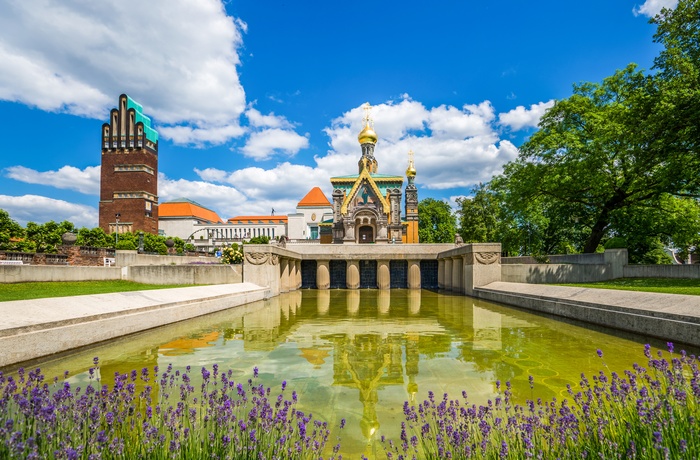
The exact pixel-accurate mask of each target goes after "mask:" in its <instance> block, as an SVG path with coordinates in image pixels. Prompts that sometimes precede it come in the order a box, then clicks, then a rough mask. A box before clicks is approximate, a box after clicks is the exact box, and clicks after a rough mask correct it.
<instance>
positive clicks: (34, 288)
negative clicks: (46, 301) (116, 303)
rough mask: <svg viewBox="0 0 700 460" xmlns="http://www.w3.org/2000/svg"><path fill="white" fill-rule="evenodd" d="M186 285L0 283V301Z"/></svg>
mask: <svg viewBox="0 0 700 460" xmlns="http://www.w3.org/2000/svg"><path fill="white" fill-rule="evenodd" d="M187 286H190V285H183V284H177V285H160V284H142V283H134V282H131V281H122V280H112V281H60V282H53V283H13V284H0V302H5V301H8V300H27V299H41V298H44V297H68V296H73V295H86V294H105V293H108V292H125V291H145V290H149V289H168V288H176V287H187Z"/></svg>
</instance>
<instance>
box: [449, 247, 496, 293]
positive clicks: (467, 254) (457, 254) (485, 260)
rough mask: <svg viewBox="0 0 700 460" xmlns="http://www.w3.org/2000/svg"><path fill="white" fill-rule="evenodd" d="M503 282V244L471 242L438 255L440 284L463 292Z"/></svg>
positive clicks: (451, 289) (472, 291) (470, 291)
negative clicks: (495, 282)
mask: <svg viewBox="0 0 700 460" xmlns="http://www.w3.org/2000/svg"><path fill="white" fill-rule="evenodd" d="M494 281H501V243H472V244H465V245H464V246H459V247H456V248H454V249H450V250H448V251H444V252H441V253H439V254H438V286H439V287H440V288H441V289H445V290H448V291H453V292H457V293H460V294H466V295H474V289H475V288H477V287H479V286H485V285H487V284H489V283H493V282H494Z"/></svg>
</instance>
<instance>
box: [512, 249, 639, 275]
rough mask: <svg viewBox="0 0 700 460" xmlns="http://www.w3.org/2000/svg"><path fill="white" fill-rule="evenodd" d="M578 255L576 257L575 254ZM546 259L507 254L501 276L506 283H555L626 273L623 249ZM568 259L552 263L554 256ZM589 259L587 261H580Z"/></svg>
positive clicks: (625, 252) (625, 254)
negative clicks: (540, 261)
mask: <svg viewBox="0 0 700 460" xmlns="http://www.w3.org/2000/svg"><path fill="white" fill-rule="evenodd" d="M578 256H580V257H578ZM548 257H550V263H548V264H536V263H526V262H523V263H519V264H514V263H513V259H518V260H521V259H522V260H527V259H529V257H509V258H508V259H510V263H508V264H503V265H501V280H502V281H506V282H509V283H530V284H557V283H594V282H596V281H608V280H612V279H616V278H622V277H623V276H626V275H625V274H624V270H625V268H626V267H627V266H628V265H627V249H607V250H606V251H605V252H604V253H600V254H570V255H562V256H548ZM567 259H568V260H571V262H567V263H553V262H554V260H567ZM582 261H589V262H588V263H581V262H582Z"/></svg>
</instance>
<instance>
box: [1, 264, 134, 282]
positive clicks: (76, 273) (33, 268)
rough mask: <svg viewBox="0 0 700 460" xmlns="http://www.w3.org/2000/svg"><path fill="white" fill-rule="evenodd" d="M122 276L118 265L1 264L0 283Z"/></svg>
mask: <svg viewBox="0 0 700 460" xmlns="http://www.w3.org/2000/svg"><path fill="white" fill-rule="evenodd" d="M121 278H122V272H121V269H119V268H116V267H70V266H66V265H63V266H61V265H57V266H51V265H0V283H29V282H48V281H106V280H119V279H121Z"/></svg>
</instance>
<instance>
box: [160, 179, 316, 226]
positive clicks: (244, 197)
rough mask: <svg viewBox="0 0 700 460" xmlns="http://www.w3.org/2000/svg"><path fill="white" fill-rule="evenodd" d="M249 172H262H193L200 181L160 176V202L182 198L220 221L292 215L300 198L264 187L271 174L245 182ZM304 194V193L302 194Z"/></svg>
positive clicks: (291, 192) (277, 189)
mask: <svg viewBox="0 0 700 460" xmlns="http://www.w3.org/2000/svg"><path fill="white" fill-rule="evenodd" d="M251 170H257V171H255V172H260V171H263V170H261V169H259V168H249V169H247V170H239V171H236V172H235V173H234V175H233V177H230V176H231V174H228V173H226V172H224V171H219V170H216V169H211V168H209V169H206V170H203V171H197V173H198V174H200V177H202V179H203V180H202V181H188V180H185V179H179V180H173V179H169V178H167V177H165V176H164V175H163V174H161V175H159V178H158V194H159V198H160V202H161V203H163V202H166V201H169V200H173V199H175V198H180V197H186V198H189V199H191V200H194V201H196V202H198V203H201V204H202V205H204V206H206V207H208V208H210V209H213V210H214V211H216V212H217V214H219V217H221V218H222V219H224V220H226V219H229V218H231V217H234V216H239V215H269V214H270V211H271V210H272V208H274V209H275V211H276V213H278V214H287V213H290V212H295V209H296V204H297V202H298V201H299V200H300V199H301V196H299V197H298V198H297V196H296V195H297V193H296V189H295V188H292V189H291V190H287V189H284V188H282V189H280V188H278V187H271V186H269V184H265V180H266V178H269V177H271V176H273V175H274V173H271V172H266V173H265V178H258V179H257V180H256V179H253V178H250V179H249V180H245V179H246V177H247V176H249V175H251V174H253V173H254V171H251ZM239 178H243V179H242V180H239ZM209 180H216V181H217V182H228V183H232V184H235V186H230V185H221V184H213V183H211V182H207V181H209ZM310 188H311V187H309V189H310ZM285 191H286V192H287V193H285ZM306 192H308V190H305V191H304V193H306Z"/></svg>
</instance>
